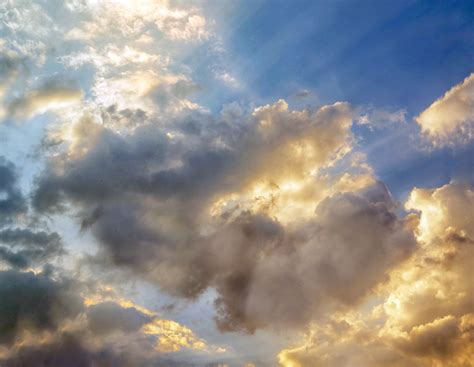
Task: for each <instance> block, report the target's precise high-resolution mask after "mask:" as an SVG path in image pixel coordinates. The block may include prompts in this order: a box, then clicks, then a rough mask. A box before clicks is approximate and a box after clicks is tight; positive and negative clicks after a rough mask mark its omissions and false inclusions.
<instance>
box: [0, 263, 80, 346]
mask: <svg viewBox="0 0 474 367" xmlns="http://www.w3.org/2000/svg"><path fill="white" fill-rule="evenodd" d="M0 299H1V300H2V301H1V302H0V343H12V342H14V341H15V339H16V338H17V337H20V335H21V332H22V331H23V330H24V329H29V330H32V331H41V330H55V329H56V328H57V327H58V325H60V324H61V322H62V321H63V320H64V319H65V318H69V317H74V316H75V315H77V314H78V313H79V312H81V310H82V307H83V303H82V300H81V298H80V297H79V296H78V294H77V293H76V289H75V286H74V284H73V283H71V282H70V281H68V280H66V279H59V280H54V279H53V278H51V277H50V276H49V275H48V274H46V273H42V274H34V273H31V272H18V271H15V270H7V271H2V272H0Z"/></svg>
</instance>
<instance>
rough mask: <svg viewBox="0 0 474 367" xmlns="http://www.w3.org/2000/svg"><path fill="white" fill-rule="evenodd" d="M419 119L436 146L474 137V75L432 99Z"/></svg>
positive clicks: (419, 122)
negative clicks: (434, 99)
mask: <svg viewBox="0 0 474 367" xmlns="http://www.w3.org/2000/svg"><path fill="white" fill-rule="evenodd" d="M416 121H417V122H418V124H420V126H421V131H422V132H423V133H424V134H426V136H427V137H428V139H430V140H431V142H432V143H433V144H434V145H435V146H443V145H453V144H457V143H461V144H462V143H467V142H469V141H471V140H472V139H473V137H474V74H471V75H470V76H468V77H467V78H466V79H464V81H463V82H462V83H459V84H458V85H456V86H454V87H452V88H451V89H450V90H449V91H447V92H446V93H445V95H444V96H443V97H441V98H439V99H438V100H436V101H435V102H433V104H432V105H431V106H429V107H428V108H427V109H426V110H424V111H423V112H422V113H421V114H420V115H419V116H418V117H417V118H416Z"/></svg>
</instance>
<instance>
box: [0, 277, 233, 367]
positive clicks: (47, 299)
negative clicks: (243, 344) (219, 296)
mask: <svg viewBox="0 0 474 367" xmlns="http://www.w3.org/2000/svg"><path fill="white" fill-rule="evenodd" d="M57 270H59V269H57ZM96 285H97V284H96ZM94 289H95V290H94ZM91 291H92V293H90V292H91ZM87 292H89V293H88V295H89V297H85V296H84V294H87ZM0 297H1V299H2V303H1V304H0V311H1V312H0V335H1V337H0V364H1V365H2V366H27V367H29V366H37V365H38V363H47V364H48V365H51V366H64V365H65V364H71V363H74V365H80V366H90V365H92V364H94V365H95V364H97V365H114V366H156V365H178V363H177V362H176V361H175V360H174V356H173V354H174V353H178V352H182V351H187V353H188V355H192V353H197V354H196V358H197V359H199V358H203V356H206V355H207V358H208V359H209V358H212V355H213V353H217V354H219V353H221V352H222V351H224V349H222V348H218V347H217V346H213V345H209V344H207V343H206V342H205V341H204V340H203V339H200V338H198V337H197V336H196V334H195V333H194V332H193V331H192V330H191V329H189V328H187V327H185V326H184V325H181V324H179V323H177V322H175V321H172V320H166V319H161V318H159V317H158V315H157V314H156V313H155V312H153V311H151V310H148V309H146V308H144V307H141V306H138V305H136V304H134V303H132V302H131V301H129V300H124V299H120V298H117V297H116V296H111V291H110V288H108V291H107V292H106V293H103V292H102V291H101V290H100V289H98V288H97V287H95V286H94V287H92V288H91V287H88V286H87V284H86V283H80V282H75V281H72V280H70V279H68V278H66V277H64V276H61V275H60V273H59V272H58V271H56V270H55V271H54V272H53V271H51V269H50V270H46V271H43V272H41V273H33V272H21V271H17V270H7V271H0ZM199 353H201V354H202V355H199ZM167 361H168V362H167ZM167 363H168V364H167Z"/></svg>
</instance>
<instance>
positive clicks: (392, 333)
mask: <svg viewBox="0 0 474 367" xmlns="http://www.w3.org/2000/svg"><path fill="white" fill-rule="evenodd" d="M472 205H473V187H472V186H471V185H469V184H461V183H452V184H448V185H445V186H443V187H440V188H437V189H414V190H413V191H412V193H411V195H410V197H409V199H408V201H407V203H406V207H407V208H408V209H411V210H414V211H415V213H413V214H412V218H411V221H412V225H413V226H414V228H415V230H416V233H417V238H418V241H419V243H420V246H419V247H418V249H417V251H416V252H415V253H414V255H413V256H412V257H411V258H410V260H409V261H407V262H406V263H403V264H402V265H400V266H398V267H396V268H394V269H393V270H392V272H390V277H391V280H390V282H389V283H388V284H387V285H386V286H385V287H382V288H380V290H379V291H378V297H377V298H378V299H379V301H378V302H377V298H375V299H374V300H373V301H372V302H373V303H372V305H371V307H368V305H366V306H365V307H362V308H359V309H355V310H351V311H349V312H347V313H345V314H344V313H342V314H333V315H332V316H331V318H330V320H328V321H327V322H326V323H325V324H319V325H314V327H312V333H311V334H310V335H308V337H307V339H306V342H305V343H304V344H303V345H301V346H300V347H295V348H288V349H286V350H283V351H282V352H281V353H280V355H279V361H280V364H281V365H282V366H298V367H305V366H338V367H339V366H349V365H353V364H354V363H357V364H359V365H363V366H400V367H405V366H414V365H415V366H423V367H424V366H453V367H455V366H456V367H458V366H469V365H470V364H471V361H472V358H473V356H474V348H473V347H472V340H473V333H472V330H473V329H472V327H473V325H474V324H473V321H474V319H473V317H474V312H473V311H474V285H473V282H472V279H473V276H474V274H473V270H472V263H473V261H474V257H473V256H474V251H473V245H474V236H473V233H472V223H473V222H474V216H473V215H474V214H473V211H472ZM380 299H381V300H382V301H381V302H380ZM374 304H375V306H374Z"/></svg>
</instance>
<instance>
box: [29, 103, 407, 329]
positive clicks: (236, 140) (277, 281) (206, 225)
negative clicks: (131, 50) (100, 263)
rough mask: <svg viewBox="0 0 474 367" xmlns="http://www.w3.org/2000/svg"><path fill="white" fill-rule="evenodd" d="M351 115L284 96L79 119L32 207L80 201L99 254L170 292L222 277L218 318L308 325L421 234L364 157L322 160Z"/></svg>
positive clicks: (343, 145)
mask: <svg viewBox="0 0 474 367" xmlns="http://www.w3.org/2000/svg"><path fill="white" fill-rule="evenodd" d="M232 116H233V117H234V119H232ZM351 117H352V115H351V109H350V107H349V106H348V105H347V104H344V103H336V104H334V105H328V106H323V107H322V108H321V109H319V110H318V111H315V112H309V111H306V110H303V111H292V110H290V109H289V107H288V105H287V104H286V102H285V101H282V100H280V101H278V102H276V103H275V104H273V105H266V106H262V107H259V108H256V109H255V110H254V111H253V112H252V114H251V115H241V114H240V115H239V114H236V115H235V114H234V115H229V114H225V113H224V114H223V115H222V116H221V117H219V118H213V117H210V116H208V115H202V114H195V115H190V116H189V117H187V118H185V119H183V120H178V121H174V122H173V124H172V125H171V124H170V125H167V124H163V125H161V126H159V127H157V126H156V125H155V124H145V125H143V126H139V127H138V128H136V129H135V130H134V131H133V133H131V134H128V135H123V134H119V133H115V132H113V131H111V130H110V129H108V128H105V127H103V126H99V125H97V123H95V122H94V121H93V120H91V119H87V118H86V119H82V120H80V121H79V122H78V123H77V126H76V128H77V130H75V131H76V132H75V133H73V134H72V137H70V139H71V140H70V142H69V144H66V147H65V149H64V153H63V154H60V155H57V156H55V157H54V158H53V159H52V160H51V162H50V165H49V167H48V169H47V170H46V171H45V172H44V173H43V174H42V175H41V176H40V177H39V180H38V183H37V189H36V193H35V196H34V205H35V207H36V208H37V209H38V210H40V211H46V212H48V211H55V210H61V208H64V204H65V203H73V204H74V205H75V206H76V207H78V208H79V210H80V213H81V215H82V218H83V227H84V228H86V227H87V228H90V229H91V231H92V233H93V234H94V235H95V236H96V238H97V239H98V240H99V241H100V243H101V244H102V245H103V247H102V252H103V256H105V257H106V258H108V259H109V261H112V262H113V263H114V264H116V265H119V266H121V267H125V268H127V269H131V270H133V271H135V272H136V273H138V274H141V275H143V276H145V277H146V278H147V279H149V280H152V281H154V282H156V283H157V284H158V285H159V286H161V288H162V289H164V290H165V291H167V292H169V293H171V294H173V295H175V296H180V297H185V298H194V297H196V296H198V295H200V294H201V293H202V292H203V291H204V290H206V289H207V288H209V287H212V288H215V289H216V290H217V292H218V297H217V300H216V308H217V312H218V314H217V316H216V321H217V324H218V326H219V328H220V329H222V330H245V331H249V332H253V331H255V330H256V329H258V328H262V327H268V326H273V327H301V326H303V325H305V324H306V323H307V322H309V321H310V320H312V319H314V318H316V317H318V315H320V314H324V313H325V312H328V310H333V309H338V308H340V307H347V306H349V305H352V304H355V303H357V302H359V301H360V300H362V299H363V298H364V296H365V295H367V294H368V293H370V291H371V290H372V289H373V288H374V287H375V286H376V285H377V284H378V283H380V282H381V281H384V280H385V279H386V271H387V270H388V269H390V268H391V267H392V266H394V265H395V264H397V263H398V262H400V261H402V260H403V259H405V258H406V256H407V255H408V254H409V253H410V252H411V251H412V250H413V248H414V246H415V241H414V237H413V235H412V234H411V230H410V229H409V228H407V227H406V225H405V223H404V222H403V221H401V220H399V219H398V218H397V216H396V215H395V208H396V204H395V203H394V201H393V199H392V198H391V196H390V194H389V193H388V191H387V189H386V188H385V186H384V185H383V184H377V183H376V182H375V180H374V179H373V177H371V175H370V173H369V172H367V171H366V170H365V169H364V168H363V167H362V168H361V167H356V168H355V170H354V172H353V173H352V174H350V173H349V172H346V174H342V175H341V174H330V173H328V172H325V170H331V169H332V168H333V166H334V165H336V164H342V163H341V162H342V161H344V160H345V157H346V156H347V155H348V153H349V151H350V149H351V143H352V136H351V133H350V127H351ZM81 126H89V127H88V128H87V131H88V132H89V133H88V134H87V135H82V133H81V131H82V128H81ZM77 147H80V149H78V148H77ZM353 162H355V161H353ZM356 166H357V164H356ZM56 167H57V168H59V169H56ZM357 170H359V171H357ZM270 304H271V305H278V306H277V307H274V306H272V307H269V305H270ZM269 310H270V311H269Z"/></svg>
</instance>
